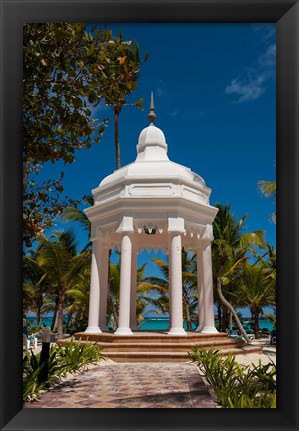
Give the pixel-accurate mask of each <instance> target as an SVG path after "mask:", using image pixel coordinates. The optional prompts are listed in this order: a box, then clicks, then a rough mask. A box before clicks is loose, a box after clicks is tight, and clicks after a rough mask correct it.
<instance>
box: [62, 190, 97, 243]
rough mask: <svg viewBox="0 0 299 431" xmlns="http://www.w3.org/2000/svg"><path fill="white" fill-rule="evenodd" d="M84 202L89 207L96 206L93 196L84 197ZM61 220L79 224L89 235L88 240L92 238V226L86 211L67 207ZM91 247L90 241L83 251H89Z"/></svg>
mask: <svg viewBox="0 0 299 431" xmlns="http://www.w3.org/2000/svg"><path fill="white" fill-rule="evenodd" d="M82 200H83V202H84V203H85V204H87V205H89V206H93V204H94V199H93V196H92V195H85V196H83V198H82ZM61 218H62V220H63V221H64V222H69V221H73V222H76V223H79V224H80V225H81V227H82V228H83V230H84V231H85V232H86V233H87V234H88V238H90V229H91V224H90V221H89V220H88V217H87V215H86V214H85V212H84V211H82V210H80V209H79V208H77V207H67V208H66V209H65V210H64V212H63V214H62V216H61ZM90 247H91V241H89V242H88V243H87V244H86V246H85V247H84V249H83V250H87V249H89V248H90Z"/></svg>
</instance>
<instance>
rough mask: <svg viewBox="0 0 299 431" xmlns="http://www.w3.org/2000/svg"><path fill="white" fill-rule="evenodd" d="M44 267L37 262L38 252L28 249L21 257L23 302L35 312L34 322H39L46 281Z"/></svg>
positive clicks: (46, 285)
mask: <svg viewBox="0 0 299 431" xmlns="http://www.w3.org/2000/svg"><path fill="white" fill-rule="evenodd" d="M46 276H47V274H46V272H45V270H44V268H43V267H42V266H41V265H40V264H39V261H38V253H37V252H36V251H33V250H30V251H29V254H28V255H25V256H24V259H23V279H24V284H23V295H24V296H23V304H24V305H26V304H27V307H28V308H31V309H32V310H34V311H35V312H36V323H37V325H39V324H40V319H41V312H42V307H43V305H44V301H45V296H46V291H47V288H48V282H47V278H46Z"/></svg>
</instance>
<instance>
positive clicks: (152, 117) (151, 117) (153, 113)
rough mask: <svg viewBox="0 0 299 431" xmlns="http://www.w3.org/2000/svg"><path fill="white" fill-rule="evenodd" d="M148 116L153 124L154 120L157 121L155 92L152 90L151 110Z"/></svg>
mask: <svg viewBox="0 0 299 431" xmlns="http://www.w3.org/2000/svg"><path fill="white" fill-rule="evenodd" d="M147 118H148V119H149V120H150V122H151V124H153V123H154V121H155V119H156V118H157V117H156V114H155V106H154V94H153V92H151V103H150V112H149V114H148V116H147Z"/></svg>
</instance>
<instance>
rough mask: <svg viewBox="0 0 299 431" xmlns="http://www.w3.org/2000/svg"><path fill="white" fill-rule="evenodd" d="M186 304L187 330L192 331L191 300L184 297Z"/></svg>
mask: <svg viewBox="0 0 299 431" xmlns="http://www.w3.org/2000/svg"><path fill="white" fill-rule="evenodd" d="M184 305H185V311H186V323H187V331H189V332H191V331H192V323H191V316H190V310H189V301H188V299H187V298H185V299H184Z"/></svg>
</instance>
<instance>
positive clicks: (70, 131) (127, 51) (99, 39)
mask: <svg viewBox="0 0 299 431" xmlns="http://www.w3.org/2000/svg"><path fill="white" fill-rule="evenodd" d="M23 52H24V70H23V88H24V92H23V136H24V146H23V160H24V177H23V194H24V206H23V221H24V241H25V244H26V246H27V247H30V246H31V244H32V241H33V240H35V239H37V238H39V237H40V236H41V235H42V234H43V232H44V229H46V228H49V227H51V226H52V224H53V218H55V216H57V215H59V214H61V213H62V212H63V210H64V208H65V207H66V206H69V205H74V204H76V203H77V202H76V201H74V200H72V199H68V198H66V199H63V198H61V193H62V191H63V172H62V173H61V176H60V177H59V178H56V179H52V178H51V179H48V180H45V181H40V180H39V177H38V174H39V173H40V170H41V169H42V167H43V165H44V164H45V163H47V162H51V163H54V162H56V161H58V160H61V161H63V162H64V163H72V162H73V161H74V160H75V157H76V150H80V149H82V148H90V147H91V145H92V143H94V142H99V141H100V138H101V136H102V135H103V133H104V131H105V125H106V123H107V121H108V119H101V120H98V119H96V117H95V107H96V106H97V105H99V104H100V103H101V102H102V103H105V102H106V103H107V104H108V105H112V106H113V108H114V113H116V112H117V113H118V114H119V112H120V111H121V107H122V106H123V105H124V104H126V103H127V102H126V100H125V97H126V96H127V95H128V94H130V93H132V92H133V91H134V90H135V88H136V86H137V78H138V74H139V72H140V68H141V65H142V61H141V60H140V55H139V47H138V44H137V43H136V42H133V41H129V40H124V39H123V37H122V35H121V34H119V35H118V36H114V35H113V34H112V31H110V30H109V29H102V28H100V27H99V26H98V25H96V26H94V27H93V28H91V27H90V26H89V27H87V26H86V25H85V24H70V23H68V24H64V23H62V24H58V23H46V24H36V23H31V24H26V25H25V26H24V34H23ZM145 60H146V58H145V59H144V60H143V61H145ZM141 104H142V101H141V100H139V101H137V102H136V103H135V105H136V106H137V107H141ZM114 121H115V118H114ZM117 133H118V131H117ZM117 144H118V143H117Z"/></svg>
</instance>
